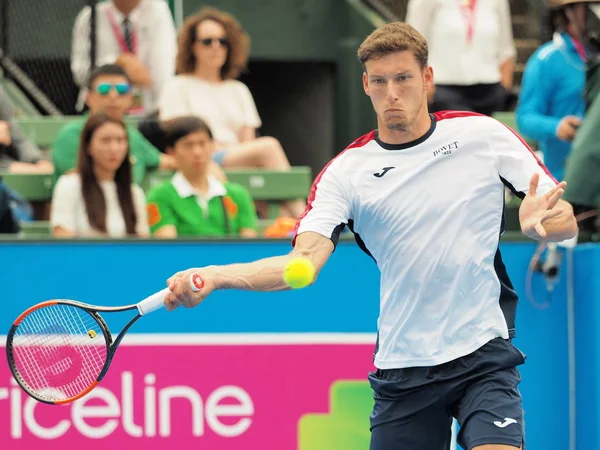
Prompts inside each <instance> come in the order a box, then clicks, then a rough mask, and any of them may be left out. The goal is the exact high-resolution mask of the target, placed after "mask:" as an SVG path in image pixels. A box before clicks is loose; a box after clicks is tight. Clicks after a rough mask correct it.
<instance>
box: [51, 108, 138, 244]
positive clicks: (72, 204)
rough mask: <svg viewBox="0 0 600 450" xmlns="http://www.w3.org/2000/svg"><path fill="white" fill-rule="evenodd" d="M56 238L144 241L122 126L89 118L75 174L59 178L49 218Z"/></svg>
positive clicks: (97, 117) (102, 118) (101, 117)
mask: <svg viewBox="0 0 600 450" xmlns="http://www.w3.org/2000/svg"><path fill="white" fill-rule="evenodd" d="M50 223H51V225H52V234H53V236H56V237H75V236H77V237H92V236H110V237H123V236H139V237H146V236H149V229H148V220H147V216H146V199H145V196H144V192H143V191H142V188H141V187H139V186H137V185H135V184H133V182H132V175H131V162H130V160H129V142H128V139H127V131H126V128H125V124H124V123H123V122H122V121H120V120H115V119H111V118H109V117H108V116H106V115H104V114H96V115H92V116H90V118H89V119H88V121H87V123H86V124H85V127H84V128H83V131H82V133H81V144H80V148H79V159H78V163H77V169H76V171H73V172H70V173H67V174H65V175H62V176H61V177H59V179H58V181H57V183H56V186H55V187H54V192H53V195H52V209H51V213H50Z"/></svg>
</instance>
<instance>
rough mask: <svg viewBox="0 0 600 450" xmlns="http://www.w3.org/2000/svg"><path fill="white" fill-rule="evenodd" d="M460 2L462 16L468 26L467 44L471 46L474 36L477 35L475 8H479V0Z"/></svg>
mask: <svg viewBox="0 0 600 450" xmlns="http://www.w3.org/2000/svg"><path fill="white" fill-rule="evenodd" d="M458 1H459V3H460V9H461V12H462V15H463V17H464V19H465V22H466V24H467V43H468V44H471V42H472V41H473V34H474V33H475V21H476V19H475V7H476V6H477V0H458Z"/></svg>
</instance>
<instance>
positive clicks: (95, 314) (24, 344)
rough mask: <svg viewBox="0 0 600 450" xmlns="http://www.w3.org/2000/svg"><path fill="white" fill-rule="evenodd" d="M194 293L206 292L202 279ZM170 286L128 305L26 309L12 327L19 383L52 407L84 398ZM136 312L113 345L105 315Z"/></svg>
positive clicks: (64, 303)
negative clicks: (137, 323)
mask: <svg viewBox="0 0 600 450" xmlns="http://www.w3.org/2000/svg"><path fill="white" fill-rule="evenodd" d="M190 285H191V287H192V290H194V291H196V292H197V291H199V290H200V289H202V286H203V281H202V279H201V278H200V276H199V275H197V274H194V275H193V276H192V277H190ZM168 293H169V288H165V289H163V290H162V291H160V292H157V293H155V294H152V295H151V296H150V297H148V298H146V299H144V300H142V301H141V302H139V303H137V304H133V305H128V306H116V307H103V306H94V305H89V304H86V303H80V302H76V301H72V300H50V301H46V302H42V303H39V304H37V305H34V306H32V307H31V308H29V309H27V310H26V311H24V312H23V313H22V314H21V315H20V316H19V317H17V319H16V320H15V321H14V323H13V325H12V326H11V328H10V330H9V332H8V336H7V339H6V356H7V358H8V365H9V367H10V370H11V372H12V374H13V376H14V377H15V379H16V380H17V383H19V385H20V386H21V387H22V388H23V390H24V391H25V392H27V394H29V395H30V396H31V397H33V398H34V399H36V400H38V401H40V402H43V403H49V404H53V405H60V404H64V403H69V402H72V401H74V400H77V399H78V398H81V397H83V396H84V395H86V394H87V393H89V392H90V391H91V390H92V389H94V388H95V387H96V386H97V385H98V383H99V382H100V381H101V380H102V379H103V378H104V376H105V375H106V372H107V371H108V368H109V367H110V363H111V361H112V359H113V356H114V354H115V352H116V350H117V347H118V346H119V344H120V343H121V340H122V339H123V336H125V333H127V331H128V330H129V328H131V326H132V325H133V324H134V323H135V322H136V321H137V320H138V319H139V318H140V317H142V316H143V315H144V314H148V313H150V312H153V311H156V310H157V309H160V308H162V307H163V306H164V299H165V296H166V295H167V294H168ZM134 309H137V314H136V315H135V317H133V318H132V319H131V320H130V321H129V323H127V325H125V327H124V328H123V330H121V332H120V333H119V335H118V336H117V338H116V339H115V340H114V341H113V338H112V335H111V333H110V330H109V329H108V325H107V324H106V322H105V321H104V319H103V318H102V317H101V316H100V314H99V313H100V312H102V313H108V312H111V313H112V312H121V311H130V310H134Z"/></svg>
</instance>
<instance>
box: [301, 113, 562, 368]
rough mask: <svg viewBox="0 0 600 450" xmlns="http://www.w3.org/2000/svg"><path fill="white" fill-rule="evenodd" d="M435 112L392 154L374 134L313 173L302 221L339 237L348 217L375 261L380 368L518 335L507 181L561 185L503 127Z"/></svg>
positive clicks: (435, 358)
mask: <svg viewBox="0 0 600 450" xmlns="http://www.w3.org/2000/svg"><path fill="white" fill-rule="evenodd" d="M434 116H435V117H436V120H434V121H433V123H432V127H431V129H430V130H429V132H428V133H427V134H426V135H425V136H423V137H422V138H420V139H418V140H416V141H414V142H412V143H408V144H406V145H404V146H395V147H394V149H391V146H387V145H386V144H383V143H381V142H379V141H378V140H377V139H376V133H375V132H374V131H373V132H371V133H369V134H368V135H365V136H363V137H362V138H360V139H358V140H357V141H356V142H355V143H354V144H352V145H350V146H349V147H348V148H347V149H346V150H345V151H343V152H342V153H340V154H339V155H338V156H337V157H336V158H335V159H333V160H332V161H331V162H330V163H329V164H328V165H327V166H326V167H325V169H323V171H322V172H321V173H320V174H319V175H318V176H317V178H316V179H315V182H314V185H313V188H312V189H311V195H310V197H309V202H308V206H307V209H306V212H305V213H304V215H303V216H302V217H301V218H300V220H299V223H298V225H297V231H296V235H298V234H300V233H303V232H306V231H312V232H316V233H319V234H321V235H323V236H326V237H328V238H331V239H332V241H333V242H334V243H336V242H337V238H338V235H339V233H340V231H341V229H342V227H341V224H349V227H351V229H352V230H353V231H354V233H355V234H356V235H357V242H358V243H359V245H360V246H361V247H362V248H363V250H365V251H366V252H369V253H370V255H371V256H372V257H373V259H374V260H375V261H376V263H377V266H378V268H379V270H380V272H381V280H380V316H379V320H378V332H379V337H378V350H377V352H376V355H375V366H376V367H378V368H381V369H391V368H403V367H415V366H434V365H438V364H442V363H445V362H448V361H451V360H454V359H456V358H459V357H462V356H464V355H467V354H469V353H472V352H473V351H475V350H477V349H478V348H479V347H481V346H482V345H484V344H485V343H486V342H488V341H489V340H491V339H494V338H496V337H501V338H505V339H506V338H508V337H509V335H512V334H513V332H514V313H515V309H516V295H515V294H514V291H512V289H510V283H508V281H509V280H508V279H507V276H506V273H505V270H504V265H503V264H502V262H501V259H500V255H499V250H498V242H499V239H500V235H501V233H502V231H503V230H502V227H503V206H504V186H505V185H506V186H509V187H510V188H511V189H512V190H514V191H515V192H516V193H520V196H524V195H525V193H526V192H527V191H528V188H529V182H530V179H531V176H532V175H533V173H535V172H537V173H539V174H540V184H539V188H538V195H543V194H545V193H546V192H548V191H549V190H550V189H552V188H553V187H554V186H555V185H556V182H555V181H554V179H553V178H552V177H551V176H550V175H549V174H547V172H546V171H545V168H544V167H543V165H542V164H541V163H540V162H539V161H538V160H537V159H536V158H535V156H534V155H533V153H532V152H531V151H530V149H529V148H528V147H527V146H526V144H525V143H524V142H523V141H521V140H520V138H518V137H517V136H516V135H515V134H514V133H513V132H512V131H511V130H510V129H508V128H506V127H505V126H504V125H502V124H501V123H500V122H498V121H496V120H494V119H492V118H489V117H486V116H480V115H475V114H473V113H461V112H445V113H437V114H435V115H434ZM384 147H387V148H384ZM352 269H353V271H354V272H353V273H351V274H349V276H348V279H340V280H339V282H340V283H360V267H353V268H352ZM364 301H375V299H374V298H365V299H364ZM505 314H506V316H505Z"/></svg>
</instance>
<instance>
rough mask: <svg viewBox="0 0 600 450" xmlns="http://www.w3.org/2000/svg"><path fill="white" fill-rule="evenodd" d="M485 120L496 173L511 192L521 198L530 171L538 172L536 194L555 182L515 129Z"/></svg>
mask: <svg viewBox="0 0 600 450" xmlns="http://www.w3.org/2000/svg"><path fill="white" fill-rule="evenodd" d="M489 123H490V131H491V133H490V137H491V142H492V146H493V150H494V153H495V156H496V158H497V161H498V173H499V175H500V178H501V179H502V181H503V183H504V184H505V185H506V187H508V188H509V189H510V190H511V191H512V192H513V194H515V195H516V196H518V197H520V198H523V197H524V196H525V195H526V194H527V192H529V183H530V181H531V177H532V176H533V174H534V173H538V174H539V175H540V181H539V184H538V193H539V194H544V193H546V192H548V191H549V190H550V189H552V188H553V187H554V186H556V184H557V182H556V180H555V179H554V177H553V176H552V174H551V173H550V171H549V170H548V169H547V168H546V166H544V164H543V163H542V162H541V161H540V160H539V159H538V158H537V156H536V155H535V153H534V152H533V150H532V149H531V148H530V147H529V145H527V143H526V142H525V141H524V140H523V139H522V138H521V137H520V136H519V135H518V134H517V133H516V132H514V131H513V130H512V129H511V128H509V127H507V126H505V125H503V124H501V123H500V122H498V121H496V120H490V121H489Z"/></svg>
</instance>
